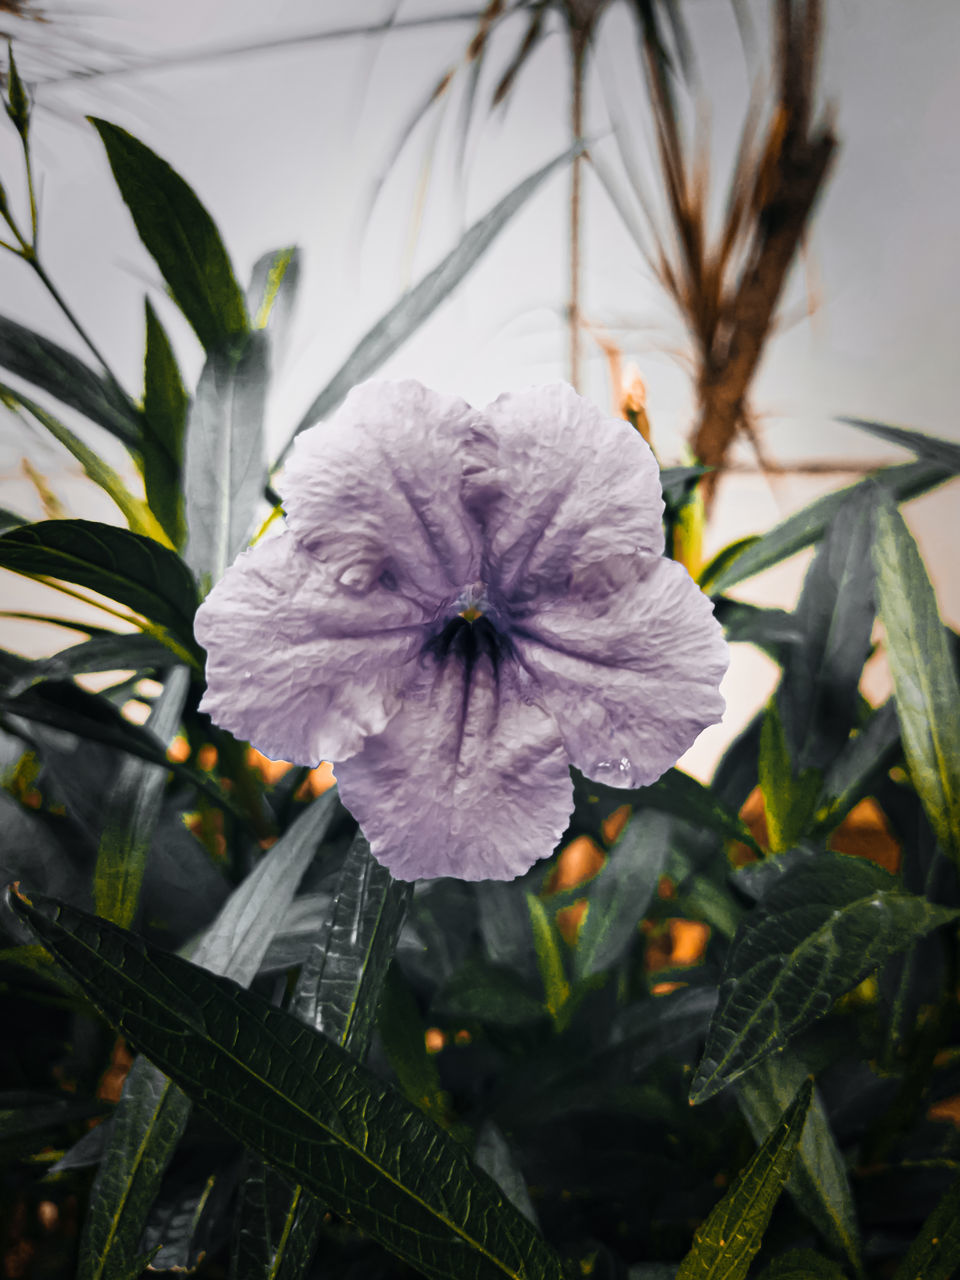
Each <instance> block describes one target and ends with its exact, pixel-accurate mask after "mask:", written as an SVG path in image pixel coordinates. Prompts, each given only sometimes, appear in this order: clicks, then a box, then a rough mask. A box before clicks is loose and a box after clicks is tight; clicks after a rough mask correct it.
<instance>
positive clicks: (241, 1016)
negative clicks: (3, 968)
mask: <svg viewBox="0 0 960 1280" xmlns="http://www.w3.org/2000/svg"><path fill="white" fill-rule="evenodd" d="M12 905H13V909H14V911H15V913H16V914H17V915H19V916H20V917H21V918H22V919H24V920H25V921H26V922H27V923H28V924H29V925H30V926H31V927H32V928H33V929H34V930H35V931H36V933H37V934H38V936H39V938H40V940H41V941H42V942H43V944H44V946H46V947H47V948H48V949H49V950H50V951H52V952H53V954H54V955H55V957H56V958H57V959H58V960H59V961H60V963H61V964H63V965H64V967H66V968H67V969H68V970H69V971H70V972H71V973H73V974H74V975H75V976H76V977H77V979H78V980H79V981H80V983H81V985H82V986H83V987H84V989H85V990H86V991H87V992H88V994H90V996H91V998H92V999H93V1000H94V1003H95V1004H97V1006H98V1007H99V1008H100V1009H101V1011H102V1012H103V1013H104V1015H105V1016H106V1017H107V1018H108V1019H109V1020H110V1021H111V1022H113V1023H114V1025H116V1026H117V1028H118V1030H120V1031H121V1033H122V1034H123V1035H125V1036H126V1037H127V1039H128V1040H129V1041H130V1042H131V1043H132V1044H133V1045H135V1046H136V1047H138V1048H140V1049H141V1050H143V1051H147V1052H149V1053H150V1055H151V1057H152V1058H153V1060H154V1061H155V1062H156V1064H157V1065H158V1066H159V1067H161V1068H162V1069H163V1070H165V1071H166V1072H167V1073H168V1074H171V1075H172V1076H173V1078H174V1079H175V1080H176V1081H177V1083H178V1084H179V1085H180V1086H181V1087H184V1088H185V1089H186V1091H187V1092H188V1093H189V1094H190V1096H191V1097H193V1099H194V1100H195V1101H196V1102H197V1104H198V1105H199V1106H202V1107H204V1108H205V1109H206V1110H208V1111H209V1112H210V1114H211V1115H212V1116H213V1117H214V1118H215V1119H216V1120H217V1121H218V1122H219V1123H220V1124H221V1125H222V1126H223V1127H224V1128H225V1129H227V1131H228V1132H231V1133H233V1134H234V1135H235V1136H236V1137H238V1138H239V1139H240V1140H241V1141H243V1142H245V1143H246V1144H247V1145H249V1146H251V1147H253V1148H254V1149H255V1150H257V1151H259V1152H260V1154H261V1155H262V1156H263V1157H264V1158H265V1159H266V1160H268V1161H269V1162H270V1163H271V1164H273V1165H274V1166H275V1167H276V1168H278V1169H279V1170H280V1171H281V1172H284V1173H286V1174H288V1175H289V1176H291V1177H292V1178H295V1179H297V1180H298V1181H300V1182H301V1183H302V1184H303V1185H304V1186H305V1187H306V1188H307V1189H308V1190H310V1191H311V1192H312V1193H313V1194H314V1195H315V1196H317V1197H318V1198H320V1199H322V1200H324V1201H326V1203H328V1204H329V1205H330V1207H331V1208H332V1209H333V1210H334V1211H335V1212H337V1213H339V1214H342V1215H344V1216H349V1218H350V1219H351V1220H352V1221H353V1222H355V1223H356V1225H357V1226H358V1227H359V1228H360V1229H361V1230H362V1231H364V1232H365V1233H366V1234H368V1235H369V1236H371V1237H373V1238H374V1239H375V1240H378V1241H379V1242H380V1243H381V1244H383V1245H384V1246H385V1247H386V1248H387V1249H389V1250H390V1251H391V1252H393V1253H395V1254H397V1255H398V1256H399V1257H401V1258H403V1259H404V1260H406V1261H408V1262H409V1263H410V1264H411V1265H412V1266H414V1267H416V1268H417V1269H418V1270H420V1271H422V1272H423V1273H424V1275H426V1276H432V1277H436V1278H437V1280H448V1277H449V1276H450V1275H451V1274H454V1275H457V1276H458V1277H462V1278H463V1280H487V1278H488V1277H489V1280H503V1277H505V1276H506V1277H513V1278H514V1280H520V1278H521V1277H525V1278H526V1280H543V1278H546V1277H549V1278H550V1280H560V1278H561V1275H562V1269H561V1265H560V1262H559V1259H558V1258H557V1257H556V1256H555V1255H554V1254H553V1253H552V1252H551V1250H550V1249H549V1248H548V1247H547V1246H546V1244H545V1243H544V1242H543V1240H542V1239H541V1238H540V1237H539V1236H538V1235H537V1234H536V1233H535V1232H534V1231H533V1229H532V1228H531V1227H530V1225H529V1223H528V1222H527V1221H526V1219H525V1218H524V1217H523V1216H522V1215H521V1214H520V1213H519V1212H517V1210H515V1209H514V1208H513V1206H512V1205H511V1204H510V1202H509V1201H507V1200H505V1198H504V1197H503V1194H502V1192H501V1191H500V1189H499V1188H498V1187H497V1185H496V1184H495V1183H494V1182H493V1181H492V1180H491V1179H489V1178H488V1177H487V1175H486V1174H484V1173H482V1171H480V1170H479V1169H477V1168H476V1167H475V1166H473V1165H472V1164H471V1162H470V1160H469V1159H468V1157H467V1156H466V1153H465V1152H464V1150H463V1149H462V1147H460V1145H459V1144H458V1143H456V1142H454V1141H453V1140H452V1139H450V1138H447V1136H446V1135H445V1134H444V1133H443V1132H442V1130H439V1129H437V1128H436V1126H434V1125H433V1124H431V1122H430V1121H429V1120H427V1119H426V1118H425V1117H423V1116H421V1115H420V1113H419V1112H418V1111H417V1110H416V1109H413V1108H410V1106H409V1105H408V1104H407V1103H406V1102H405V1101H404V1100H402V1099H401V1097H400V1096H399V1095H398V1094H395V1093H394V1092H393V1091H392V1090H390V1089H388V1088H387V1087H385V1086H384V1085H383V1083H382V1082H381V1081H380V1080H379V1079H378V1078H377V1077H376V1076H374V1075H372V1074H371V1073H370V1072H368V1071H367V1070H366V1068H364V1067H361V1066H360V1065H359V1064H358V1063H357V1062H356V1061H355V1060H354V1059H353V1058H352V1057H351V1056H350V1055H349V1054H348V1053H347V1052H346V1051H345V1050H343V1049H341V1048H339V1046H337V1045H335V1044H334V1043H333V1042H332V1041H330V1040H328V1039H327V1038H326V1037H325V1036H323V1035H321V1034H320V1033H318V1032H313V1031H311V1030H310V1029H309V1028H306V1027H304V1025H303V1023H302V1022H300V1021H299V1019H297V1018H294V1017H292V1016H291V1015H290V1014H288V1013H285V1012H283V1011H282V1010H279V1009H275V1008H273V1007H272V1006H271V1005H270V1004H269V1003H268V1002H267V1001H265V1000H263V999H261V998H260V997H259V996H256V995H254V994H253V993H252V992H249V991H245V990H244V989H243V988H241V987H238V986H236V985H235V984H234V983H231V982H229V981H227V980H226V979H224V978H220V977H215V976H214V975H212V974H210V973H207V972H205V971H204V970H202V969H198V968H196V966H193V965H190V964H188V963H187V962H186V961H184V960H181V959H180V958H179V957H178V956H173V955H169V954H167V953H165V952H162V951H160V950H158V949H156V948H154V947H151V946H149V945H147V944H145V943H144V942H143V941H142V940H141V939H139V938H136V937H134V936H133V935H131V934H128V933H127V932H126V931H124V930H122V929H118V928H117V927H116V926H114V925H109V924H107V923H105V922H104V921H99V920H97V919H96V918H95V917H93V916H90V915H87V914H86V913H84V912H80V911H76V910H74V909H72V908H70V907H67V906H65V905H63V904H60V903H57V902H55V901H53V900H50V899H43V898H39V897H37V898H35V899H34V900H33V902H32V903H31V902H28V901H26V900H25V899H23V898H17V899H16V900H15V901H13V903H12ZM798 1136H799V1135H798ZM427 1149H429V1151H430V1159H429V1160H425V1159H424V1157H423V1152H424V1151H425V1150H427Z"/></svg>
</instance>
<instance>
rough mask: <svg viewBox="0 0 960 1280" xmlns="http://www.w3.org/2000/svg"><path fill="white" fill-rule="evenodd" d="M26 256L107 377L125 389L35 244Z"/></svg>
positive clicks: (30, 247)
mask: <svg viewBox="0 0 960 1280" xmlns="http://www.w3.org/2000/svg"><path fill="white" fill-rule="evenodd" d="M24 258H25V260H26V261H27V262H29V264H30V266H31V267H32V268H33V270H34V271H35V272H36V274H37V276H38V277H39V279H40V281H41V283H42V284H43V286H44V288H45V289H46V290H47V292H48V293H49V294H50V296H51V298H53V300H54V302H55V303H56V304H57V306H58V307H59V308H60V310H61V311H62V312H63V314H64V315H65V316H66V318H67V319H68V320H69V321H70V323H71V325H72V326H73V328H74V329H75V330H76V332H77V333H78V334H79V335H80V337H81V338H82V339H83V341H84V343H85V344H86V346H87V347H88V349H89V350H90V351H91V352H92V353H93V355H94V356H95V357H96V359H97V360H98V361H99V363H100V365H101V366H102V367H103V369H104V371H105V373H106V375H107V377H108V378H109V379H110V381H111V382H112V383H114V385H115V386H117V387H118V388H120V390H123V388H122V387H120V383H119V382H117V379H116V378H115V377H114V376H113V373H112V372H111V370H110V366H109V365H108V364H107V362H106V360H105V359H104V357H103V355H102V354H101V352H100V349H99V347H98V346H97V345H96V343H95V342H94V341H93V339H92V338H91V337H90V335H89V334H88V333H87V331H86V330H85V329H84V327H83V325H82V324H81V323H80V321H79V320H78V319H77V317H76V316H75V315H74V314H73V312H72V311H71V309H70V307H69V305H68V304H67V301H66V299H65V298H64V297H63V295H62V294H61V293H60V290H59V289H58V288H57V286H56V285H55V284H54V283H53V281H52V280H51V279H50V277H49V276H48V275H47V273H46V270H45V269H44V267H43V266H42V265H41V263H40V259H39V258H38V257H37V254H36V250H35V248H34V247H33V245H28V246H27V250H26V251H25V252H24ZM124 394H126V393H124Z"/></svg>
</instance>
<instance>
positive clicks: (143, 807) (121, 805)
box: [93, 667, 190, 929]
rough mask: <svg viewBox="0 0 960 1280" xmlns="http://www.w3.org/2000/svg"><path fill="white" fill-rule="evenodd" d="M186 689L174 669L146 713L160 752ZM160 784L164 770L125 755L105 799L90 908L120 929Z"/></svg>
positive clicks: (182, 670)
mask: <svg viewBox="0 0 960 1280" xmlns="http://www.w3.org/2000/svg"><path fill="white" fill-rule="evenodd" d="M189 688H190V673H189V671H188V670H187V668H186V667H175V668H174V670H173V671H171V673H170V674H169V675H168V676H167V679H166V683H165V684H164V689H163V693H162V694H161V695H160V697H159V698H158V699H157V701H156V702H155V703H154V706H153V710H152V711H151V712H150V717H149V719H148V720H147V724H146V729H147V732H150V733H154V734H156V737H157V741H158V744H159V745H160V747H161V748H162V749H163V750H164V751H165V750H166V748H167V747H168V746H169V745H170V740H171V739H172V738H173V735H174V734H175V733H176V731H177V728H178V726H179V724H180V716H181V714H182V713H183V704H184V702H185V701H186V697H187V692H188V690H189ZM166 782H167V769H166V767H165V766H163V765H156V764H148V763H147V762H146V761H145V760H138V759H137V758H136V757H135V756H128V757H127V758H126V759H125V760H124V762H123V764H122V765H121V766H120V772H119V773H118V775H117V777H116V779H115V780H114V781H113V783H112V785H111V786H110V790H109V793H108V796H107V801H106V817H105V820H104V827H103V835H102V836H101V839H100V848H99V849H98V851H97V863H96V867H95V869H94V873H93V900H94V909H95V910H96V913H97V915H98V916H103V918H104V919H105V920H112V921H113V922H114V924H119V925H122V926H123V927H124V928H125V929H128V928H129V927H130V925H131V924H133V920H134V917H135V916H136V914H137V906H138V904H139V901H140V886H141V884H142V883H143V874H144V872H145V871H146V867H147V856H148V854H149V852H150V845H151V843H152V841H153V833H154V829H155V828H156V825H157V819H158V818H159V816H160V806H161V804H162V802H163V792H164V788H165V786H166Z"/></svg>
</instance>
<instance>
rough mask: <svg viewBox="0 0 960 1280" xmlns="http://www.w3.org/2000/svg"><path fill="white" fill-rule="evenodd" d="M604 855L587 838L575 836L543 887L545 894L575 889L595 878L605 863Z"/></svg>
mask: <svg viewBox="0 0 960 1280" xmlns="http://www.w3.org/2000/svg"><path fill="white" fill-rule="evenodd" d="M606 860H607V859H606V854H605V853H604V852H603V850H602V849H601V848H600V846H599V845H598V844H597V843H596V841H594V840H591V839H590V837H589V836H577V837H576V839H574V840H571V841H570V843H569V844H568V845H566V847H565V848H564V849H563V851H562V852H561V854H560V857H559V858H558V859H557V865H556V866H555V867H554V869H553V871H552V872H551V873H550V875H549V876H548V877H547V881H546V883H545V884H544V886H543V892H544V893H546V894H550V893H559V892H560V891H561V890H562V889H575V888H576V887H577V886H578V885H581V884H583V883H584V881H585V880H589V879H590V878H591V876H595V875H596V874H597V872H598V871H599V870H600V868H601V867H602V866H603V864H604V863H605V862H606Z"/></svg>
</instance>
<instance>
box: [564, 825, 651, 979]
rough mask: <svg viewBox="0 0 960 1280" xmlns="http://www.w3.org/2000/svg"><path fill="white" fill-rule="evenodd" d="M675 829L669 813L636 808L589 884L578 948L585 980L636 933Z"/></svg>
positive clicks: (613, 959)
mask: <svg viewBox="0 0 960 1280" xmlns="http://www.w3.org/2000/svg"><path fill="white" fill-rule="evenodd" d="M669 833H670V820H669V818H667V817H665V816H664V815H663V814H659V813H650V812H647V813H635V814H634V815H633V817H632V818H631V819H630V821H629V823H628V824H627V826H626V828H625V830H624V832H623V834H622V835H621V837H620V839H619V840H618V841H617V843H616V844H615V845H614V846H613V848H612V849H611V850H610V853H609V855H608V857H607V861H606V863H605V864H604V866H603V868H602V869H601V871H600V874H599V875H597V876H596V877H595V878H594V879H593V880H592V881H591V882H590V884H589V885H588V886H587V889H586V895H585V896H586V899H587V915H586V919H585V920H584V922H583V925H582V927H581V929H580V933H579V935H578V937H577V946H576V950H575V952H574V972H575V973H576V976H577V978H578V979H580V980H581V981H582V980H583V979H584V978H589V977H590V976H591V975H593V974H595V973H602V972H603V971H604V970H605V969H608V968H609V967H610V966H611V965H612V964H615V963H616V962H617V961H618V960H619V959H620V957H621V956H622V955H623V953H624V952H625V951H626V949H627V947H628V946H629V944H630V941H631V939H632V938H634V937H635V936H636V932H637V928H638V926H639V924H640V921H641V920H642V919H643V917H644V915H645V914H646V910H647V907H648V906H649V905H650V902H651V899H652V898H653V895H654V894H655V892H656V889H657V884H658V883H659V880H660V874H661V872H662V871H663V867H664V863H665V862H666V858H667V854H668V852H669V850H670V843H669Z"/></svg>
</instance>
